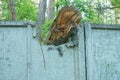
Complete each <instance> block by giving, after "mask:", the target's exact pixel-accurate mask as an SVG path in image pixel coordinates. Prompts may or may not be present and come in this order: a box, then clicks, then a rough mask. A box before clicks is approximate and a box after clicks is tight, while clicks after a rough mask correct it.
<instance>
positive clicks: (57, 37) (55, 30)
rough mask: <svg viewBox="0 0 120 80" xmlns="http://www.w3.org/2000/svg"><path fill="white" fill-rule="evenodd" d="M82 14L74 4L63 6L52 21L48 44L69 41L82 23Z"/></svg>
mask: <svg viewBox="0 0 120 80" xmlns="http://www.w3.org/2000/svg"><path fill="white" fill-rule="evenodd" d="M80 20H81V14H80V12H79V10H77V9H76V8H74V7H73V6H66V7H63V8H62V9H61V10H60V11H59V14H58V16H57V17H56V19H55V20H54V22H53V23H52V25H51V27H50V30H49V34H48V36H47V40H46V44H54V45H60V44H63V43H65V42H66V41H67V39H68V38H69V37H70V35H71V34H72V32H73V31H74V30H75V29H76V28H77V25H78V24H79V23H80Z"/></svg>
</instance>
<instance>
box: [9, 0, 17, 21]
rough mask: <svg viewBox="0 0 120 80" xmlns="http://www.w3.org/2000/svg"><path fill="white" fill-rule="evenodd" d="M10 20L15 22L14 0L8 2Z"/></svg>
mask: <svg viewBox="0 0 120 80" xmlns="http://www.w3.org/2000/svg"><path fill="white" fill-rule="evenodd" d="M9 6H10V13H11V20H16V12H15V4H14V0H9Z"/></svg>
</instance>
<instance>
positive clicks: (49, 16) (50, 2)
mask: <svg viewBox="0 0 120 80" xmlns="http://www.w3.org/2000/svg"><path fill="white" fill-rule="evenodd" d="M54 2H55V0H48V7H47V20H48V21H49V20H50V19H52V18H54Z"/></svg>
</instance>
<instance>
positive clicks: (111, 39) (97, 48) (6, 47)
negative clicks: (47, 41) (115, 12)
mask: <svg viewBox="0 0 120 80" xmlns="http://www.w3.org/2000/svg"><path fill="white" fill-rule="evenodd" d="M34 28H35V27H34V25H33V24H32V23H28V22H0V80H120V69H119V67H120V63H119V62H120V58H119V57H120V49H119V46H120V37H119V36H120V25H104V24H90V23H86V24H82V25H80V27H79V30H78V34H76V35H77V36H78V40H79V43H78V46H72V47H71V46H69V45H71V42H69V43H68V44H63V45H60V46H53V45H49V46H47V45H42V47H41V46H40V44H39V42H38V41H37V40H36V39H35V38H34V37H33V36H34V33H35V30H34ZM66 45H67V46H66ZM42 52H43V53H44V56H45V61H46V63H44V61H43V57H42ZM60 54H62V56H61V55H60ZM44 64H45V66H46V68H45V66H44Z"/></svg>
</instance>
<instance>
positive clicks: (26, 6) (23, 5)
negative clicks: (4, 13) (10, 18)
mask: <svg viewBox="0 0 120 80" xmlns="http://www.w3.org/2000/svg"><path fill="white" fill-rule="evenodd" d="M16 5H17V6H16V13H17V20H30V21H36V20H37V6H35V5H34V4H32V3H31V2H30V0H21V1H19V2H18V1H16Z"/></svg>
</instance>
